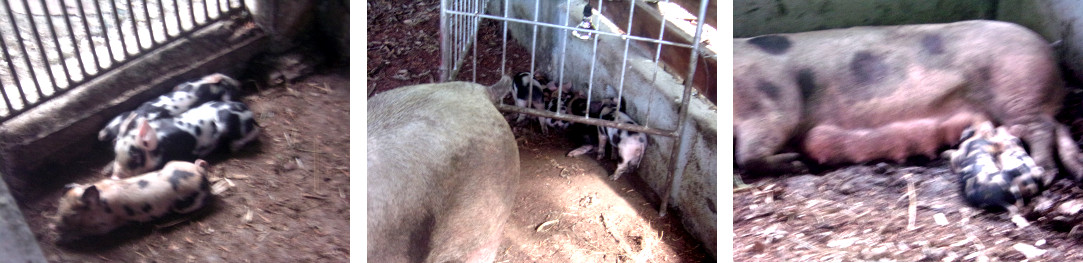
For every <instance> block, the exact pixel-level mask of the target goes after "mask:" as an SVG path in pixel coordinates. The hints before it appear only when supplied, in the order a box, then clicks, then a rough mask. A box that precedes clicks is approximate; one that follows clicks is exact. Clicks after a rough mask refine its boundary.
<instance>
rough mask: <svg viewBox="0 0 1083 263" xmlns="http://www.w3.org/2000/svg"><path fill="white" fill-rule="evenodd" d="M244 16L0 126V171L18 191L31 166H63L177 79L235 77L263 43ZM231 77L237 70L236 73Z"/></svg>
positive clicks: (29, 175) (171, 45)
mask: <svg viewBox="0 0 1083 263" xmlns="http://www.w3.org/2000/svg"><path fill="white" fill-rule="evenodd" d="M243 23H247V21H244V20H238V21H219V22H216V23H214V24H211V25H208V26H207V27H204V28H203V29H201V30H199V31H196V32H194V33H193V34H190V35H188V36H187V37H184V38H181V39H177V40H175V41H173V42H171V43H169V44H167V45H166V46H163V47H160V48H158V49H157V50H155V51H152V52H150V53H149V54H146V55H143V56H141V57H138V58H135V60H134V61H131V62H129V63H128V64H126V65H124V66H121V67H119V68H117V69H114V70H112V71H109V72H107V73H105V74H104V75H102V76H101V77H98V78H97V79H95V80H93V81H91V82H88V83H86V84H84V85H81V86H79V87H75V88H73V89H72V90H70V91H69V92H67V93H65V94H63V95H61V96H59V97H57V98H55V99H53V100H51V101H49V102H47V103H45V104H42V105H40V106H39V107H36V108H34V109H31V110H29V111H27V112H25V113H23V114H22V115H19V116H17V117H15V118H12V119H10V120H8V121H7V122H5V123H3V124H2V125H0V167H2V168H3V170H0V172H2V173H4V174H6V175H7V176H6V177H4V180H6V181H7V182H8V184H10V185H11V187H12V189H13V191H14V194H16V196H18V194H19V191H20V190H19V189H23V185H22V184H24V183H25V182H27V181H34V180H41V179H43V178H39V177H40V176H47V175H41V174H34V173H33V171H35V170H36V169H38V168H39V167H42V166H43V165H47V164H55V165H63V164H65V163H67V162H69V161H71V160H74V159H75V158H78V157H80V156H83V155H84V154H87V153H89V152H90V150H91V149H92V148H93V147H96V145H97V146H101V145H104V144H100V143H99V142H98V141H97V133H98V130H100V129H101V128H102V127H103V126H104V125H105V123H106V122H108V121H109V120H110V119H111V118H112V117H113V116H116V115H117V114H119V113H121V112H123V111H127V110H132V109H134V108H136V107H138V106H139V105H140V104H142V103H143V102H144V101H147V100H150V99H152V98H154V97H157V96H158V95H160V94H163V93H165V92H167V91H169V90H171V89H172V88H173V87H174V86H175V85H176V84H179V83H181V82H183V81H186V80H190V79H194V78H197V77H199V76H203V75H206V74H209V73H212V72H223V73H226V74H234V73H237V72H240V70H241V69H242V67H243V66H244V65H245V63H246V62H247V61H248V60H249V59H250V58H251V57H252V56H254V55H255V54H256V53H257V52H260V51H262V50H264V47H265V46H266V37H265V34H264V33H263V32H262V31H260V30H259V29H244V28H255V27H242V26H241V25H242V24H243ZM234 75H235V74H234Z"/></svg>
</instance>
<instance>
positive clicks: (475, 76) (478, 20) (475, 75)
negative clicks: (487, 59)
mask: <svg viewBox="0 0 1083 263" xmlns="http://www.w3.org/2000/svg"><path fill="white" fill-rule="evenodd" d="M474 3H476V5H475V6H474V13H475V14H480V13H481V0H476V1H475V2H474ZM479 23H481V18H479V17H478V16H477V15H474V26H473V29H472V30H471V31H472V32H473V34H472V35H474V40H473V41H471V42H472V44H471V46H473V47H474V55H473V57H474V71H473V76H472V77H471V81H473V82H475V83H477V82H478V24H479Z"/></svg>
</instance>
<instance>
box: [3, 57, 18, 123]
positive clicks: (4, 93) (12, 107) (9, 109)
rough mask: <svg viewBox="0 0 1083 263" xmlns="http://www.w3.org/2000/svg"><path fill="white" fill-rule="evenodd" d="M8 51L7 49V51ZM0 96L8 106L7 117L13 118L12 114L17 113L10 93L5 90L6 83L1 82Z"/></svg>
mask: <svg viewBox="0 0 1083 263" xmlns="http://www.w3.org/2000/svg"><path fill="white" fill-rule="evenodd" d="M5 50H6V49H5ZM0 95H3V97H4V104H7V105H8V112H7V115H6V116H11V115H12V114H11V112H12V111H15V106H12V105H11V99H9V98H8V91H7V89H6V88H4V82H3V81H0Z"/></svg>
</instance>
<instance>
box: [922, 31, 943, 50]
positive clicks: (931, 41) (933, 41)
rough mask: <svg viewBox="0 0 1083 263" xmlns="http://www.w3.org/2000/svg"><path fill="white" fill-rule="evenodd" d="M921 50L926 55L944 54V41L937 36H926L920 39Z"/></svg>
mask: <svg viewBox="0 0 1083 263" xmlns="http://www.w3.org/2000/svg"><path fill="white" fill-rule="evenodd" d="M921 50H922V51H925V52H926V53H928V54H932V55H940V54H944V40H943V39H941V38H940V35H938V34H926V35H925V36H923V37H921Z"/></svg>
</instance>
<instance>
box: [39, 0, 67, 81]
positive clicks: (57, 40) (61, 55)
mask: <svg viewBox="0 0 1083 263" xmlns="http://www.w3.org/2000/svg"><path fill="white" fill-rule="evenodd" d="M40 2H41V6H42V8H43V9H45V13H46V14H48V13H49V8H48V6H47V5H46V4H45V0H41V1H40ZM45 22H46V23H48V24H49V34H50V35H52V36H53V46H54V47H56V56H57V62H58V63H59V64H60V68H61V69H64V78H65V79H71V73H70V72H68V67H67V66H65V65H66V63H64V52H63V51H61V49H60V38H59V37H57V35H56V29H54V28H55V26H54V25H53V18H52V17H47V18H46V19H45ZM43 49H44V47H43ZM46 61H48V60H46ZM49 67H50V68H51V67H52V66H49ZM53 82H54V84H56V86H57V87H60V82H59V81H57V80H56V79H55V78H54V79H53ZM68 83H71V82H70V81H69V82H68Z"/></svg>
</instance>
